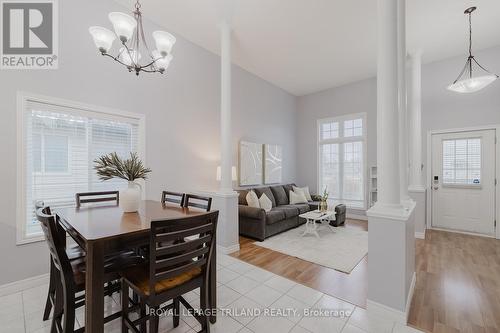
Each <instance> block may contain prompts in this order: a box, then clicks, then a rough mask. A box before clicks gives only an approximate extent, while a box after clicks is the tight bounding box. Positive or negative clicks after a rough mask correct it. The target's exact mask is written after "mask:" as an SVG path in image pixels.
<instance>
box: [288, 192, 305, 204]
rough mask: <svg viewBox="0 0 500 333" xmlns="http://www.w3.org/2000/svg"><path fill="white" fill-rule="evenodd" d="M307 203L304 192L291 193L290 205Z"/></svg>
mask: <svg viewBox="0 0 500 333" xmlns="http://www.w3.org/2000/svg"><path fill="white" fill-rule="evenodd" d="M301 203H307V199H306V196H305V195H304V193H302V192H294V191H290V205H295V204H301Z"/></svg>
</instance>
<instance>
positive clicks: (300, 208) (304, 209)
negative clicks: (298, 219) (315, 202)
mask: <svg viewBox="0 0 500 333" xmlns="http://www.w3.org/2000/svg"><path fill="white" fill-rule="evenodd" d="M290 206H292V207H295V208H296V209H298V211H299V214H304V213H307V212H308V211H310V210H311V208H310V207H309V204H306V203H303V204H295V205H290Z"/></svg>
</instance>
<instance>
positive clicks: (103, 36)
mask: <svg viewBox="0 0 500 333" xmlns="http://www.w3.org/2000/svg"><path fill="white" fill-rule="evenodd" d="M89 32H90V34H91V35H92V38H93V39H94V43H95V46H97V48H98V49H99V51H101V52H103V53H105V52H108V51H109V49H110V48H111V46H112V45H113V42H114V41H115V39H116V35H115V33H114V32H113V31H111V30H108V29H106V28H103V27H95V26H94V27H90V28H89Z"/></svg>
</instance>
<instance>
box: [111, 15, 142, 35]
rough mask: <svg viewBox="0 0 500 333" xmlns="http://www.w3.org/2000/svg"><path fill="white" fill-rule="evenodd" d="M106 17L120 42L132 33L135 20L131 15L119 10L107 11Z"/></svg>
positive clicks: (135, 23) (135, 24)
mask: <svg viewBox="0 0 500 333" xmlns="http://www.w3.org/2000/svg"><path fill="white" fill-rule="evenodd" d="M108 17H109V20H110V21H111V23H112V24H113V29H115V32H116V35H117V36H118V37H120V40H121V41H122V42H126V41H128V40H129V39H130V38H131V37H132V35H133V34H134V30H135V28H136V27H137V21H136V20H135V19H134V18H133V17H132V16H130V15H127V14H125V13H120V12H112V13H109V15H108Z"/></svg>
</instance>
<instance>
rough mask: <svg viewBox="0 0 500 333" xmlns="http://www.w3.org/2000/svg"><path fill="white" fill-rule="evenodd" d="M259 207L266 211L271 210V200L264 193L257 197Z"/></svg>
mask: <svg viewBox="0 0 500 333" xmlns="http://www.w3.org/2000/svg"><path fill="white" fill-rule="evenodd" d="M259 203H260V208H262V209H264V210H265V211H266V212H269V211H271V209H272V208H273V202H272V201H271V199H269V198H268V197H267V195H266V194H265V193H263V194H262V195H261V196H260V199H259Z"/></svg>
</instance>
